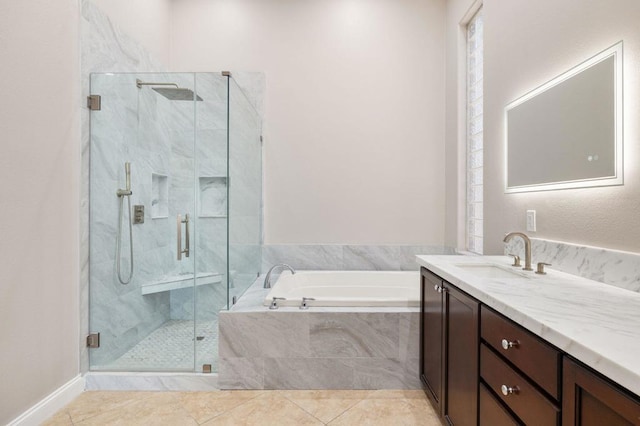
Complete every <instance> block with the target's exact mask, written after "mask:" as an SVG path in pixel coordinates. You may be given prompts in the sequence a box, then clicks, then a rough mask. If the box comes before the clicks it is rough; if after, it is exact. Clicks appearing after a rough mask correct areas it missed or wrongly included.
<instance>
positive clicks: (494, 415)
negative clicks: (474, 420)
mask: <svg viewBox="0 0 640 426" xmlns="http://www.w3.org/2000/svg"><path fill="white" fill-rule="evenodd" d="M521 424H522V423H519V422H518V421H517V420H516V419H514V418H513V417H512V416H511V414H509V412H508V411H507V410H506V408H504V407H503V405H502V403H501V402H500V400H498V399H496V397H495V396H493V394H492V393H491V391H489V390H488V389H487V387H486V386H485V385H484V384H482V383H481V384H480V421H479V425H480V426H519V425H521Z"/></svg>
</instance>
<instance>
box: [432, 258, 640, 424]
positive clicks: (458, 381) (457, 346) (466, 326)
mask: <svg viewBox="0 0 640 426" xmlns="http://www.w3.org/2000/svg"><path fill="white" fill-rule="evenodd" d="M420 282H421V285H420V287H421V303H420V379H421V380H422V383H423V384H424V389H425V393H426V394H427V397H428V398H429V399H430V400H431V402H432V404H433V406H434V407H435V408H436V410H437V412H438V414H439V415H440V418H441V421H442V423H443V424H445V425H455V426H460V425H464V426H466V425H480V426H510V425H532V426H559V425H563V426H623V425H624V426H627V425H634V426H640V397H638V396H637V395H634V394H632V393H630V392H628V391H626V390H625V389H622V388H621V387H620V386H619V385H617V384H616V383H613V382H612V381H611V380H609V379H607V378H605V377H603V376H601V375H600V374H598V373H595V372H593V371H592V370H591V369H590V368H588V367H585V366H583V365H581V364H580V363H579V362H576V361H575V360H573V359H572V358H571V357H570V356H569V355H567V354H566V353H564V352H562V351H561V350H559V349H558V348H556V347H554V346H552V345H551V344H550V343H548V342H547V341H545V340H544V339H542V338H540V337H538V336H536V335H535V334H533V333H531V332H530V331H528V330H526V329H525V328H523V327H522V326H520V325H519V324H516V323H515V322H513V321H512V320H510V319H509V318H507V317H505V316H504V315H502V314H500V313H498V312H496V311H494V310H493V309H491V308H489V307H488V306H486V305H484V304H481V303H480V302H478V301H477V300H476V299H474V298H473V297H471V296H469V295H468V294H467V293H465V292H463V291H462V290H460V289H458V288H456V287H455V286H453V285H451V284H450V283H448V282H447V281H445V280H443V279H442V278H440V277H438V276H437V275H435V274H433V273H432V272H430V271H429V270H427V269H426V268H421V280H420Z"/></svg>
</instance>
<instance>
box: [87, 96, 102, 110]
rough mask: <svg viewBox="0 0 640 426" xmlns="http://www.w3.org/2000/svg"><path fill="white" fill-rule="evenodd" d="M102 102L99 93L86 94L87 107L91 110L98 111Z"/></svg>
mask: <svg viewBox="0 0 640 426" xmlns="http://www.w3.org/2000/svg"><path fill="white" fill-rule="evenodd" d="M101 104H102V98H101V97H100V95H89V96H87V108H89V109H90V110H91V111H100V108H101Z"/></svg>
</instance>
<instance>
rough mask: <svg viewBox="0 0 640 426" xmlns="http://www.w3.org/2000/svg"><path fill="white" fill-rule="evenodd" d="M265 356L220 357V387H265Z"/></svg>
mask: <svg viewBox="0 0 640 426" xmlns="http://www.w3.org/2000/svg"><path fill="white" fill-rule="evenodd" d="M264 360H265V359H264V358H220V361H219V363H220V364H224V366H225V367H224V369H223V370H222V371H220V372H219V373H218V383H219V385H220V389H264Z"/></svg>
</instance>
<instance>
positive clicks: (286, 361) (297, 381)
mask: <svg viewBox="0 0 640 426" xmlns="http://www.w3.org/2000/svg"><path fill="white" fill-rule="evenodd" d="M353 376H354V368H353V360H351V359H348V358H266V359H265V361H264V388H265V389H353Z"/></svg>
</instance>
